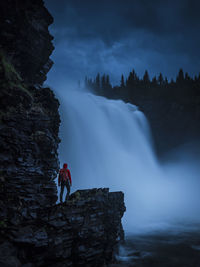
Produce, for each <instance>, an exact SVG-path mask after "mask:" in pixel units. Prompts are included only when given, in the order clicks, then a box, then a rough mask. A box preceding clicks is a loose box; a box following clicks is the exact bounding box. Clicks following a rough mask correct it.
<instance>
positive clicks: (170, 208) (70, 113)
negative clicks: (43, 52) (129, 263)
mask: <svg viewBox="0 0 200 267" xmlns="http://www.w3.org/2000/svg"><path fill="white" fill-rule="evenodd" d="M59 98H60V102H61V116H62V124H61V139H62V143H61V145H60V160H61V163H64V162H67V163H68V164H69V168H70V170H71V173H72V182H73V187H72V189H73V191H75V190H77V189H85V188H93V187H109V188H110V190H111V191H123V192H124V193H125V203H126V207H127V211H126V214H125V216H124V219H123V224H124V228H125V229H126V230H127V231H132V232H133V231H139V230H144V228H148V229H150V228H151V227H153V228H155V227H167V226H168V225H169V223H171V222H172V221H173V222H174V221H176V222H181V223H183V222H190V221H191V220H192V221H193V220H195V221H196V220H197V219H198V218H199V214H200V208H199V206H200V205H199V204H200V203H199V202H200V201H199V188H200V184H199V179H198V175H197V174H198V168H197V169H195V168H193V167H194V166H192V167H191V164H189V165H188V164H183V163H182V162H179V164H178V163H177V164H176V163H174V162H173V164H172V163H168V164H167V165H165V166H160V164H159V162H158V161H157V159H156V157H155V154H154V152H153V147H152V142H151V134H150V130H149V126H148V122H147V120H146V118H145V116H144V115H143V113H142V112H140V111H139V110H138V109H137V107H135V106H133V105H131V104H125V103H124V102H122V101H116V100H107V99H105V98H103V97H98V96H94V95H92V94H89V93H83V92H68V93H67V94H63V95H60V97H59ZM195 166H196V165H195Z"/></svg>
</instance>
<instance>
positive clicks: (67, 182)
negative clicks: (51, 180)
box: [58, 163, 72, 203]
mask: <svg viewBox="0 0 200 267" xmlns="http://www.w3.org/2000/svg"><path fill="white" fill-rule="evenodd" d="M58 186H61V190H60V202H61V203H62V202H63V201H62V198H63V192H64V188H65V187H66V188H67V195H66V198H65V201H67V200H68V198H69V194H70V186H72V178H71V173H70V170H69V169H68V168H67V163H64V164H63V168H62V169H60V171H59V175H58Z"/></svg>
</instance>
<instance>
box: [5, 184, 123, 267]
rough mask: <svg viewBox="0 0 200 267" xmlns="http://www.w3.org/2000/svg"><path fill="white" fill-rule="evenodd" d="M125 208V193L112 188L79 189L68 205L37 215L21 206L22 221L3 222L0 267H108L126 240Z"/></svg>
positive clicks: (43, 210)
mask: <svg viewBox="0 0 200 267" xmlns="http://www.w3.org/2000/svg"><path fill="white" fill-rule="evenodd" d="M124 210H125V207H124V202H123V193H121V192H114V193H109V191H108V189H92V190H81V191H77V192H76V193H74V194H72V195H71V196H70V200H69V202H68V203H67V204H65V205H54V206H52V207H49V208H46V209H44V208H43V207H42V206H41V207H40V209H36V210H35V212H34V213H33V212H32V214H30V209H29V207H28V205H27V206H26V207H24V206H23V205H21V206H20V205H19V206H18V209H17V210H16V213H15V214H17V216H18V221H17V222H16V220H14V219H13V220H12V221H11V220H10V219H11V218H9V221H7V222H5V224H4V225H3V224H2V225H1V235H2V238H5V237H7V240H6V239H5V240H4V242H2V244H1V246H0V263H1V266H22V265H25V264H29V265H28V266H52V267H53V266H91V267H93V266H103V265H104V264H106V263H107V262H110V261H111V260H112V259H113V256H114V252H115V249H116V245H117V243H118V242H119V240H121V239H123V229H122V225H121V217H122V216H123V213H124ZM2 252H4V253H5V252H6V254H4V253H2ZM13 263H14V264H15V265H14V264H13ZM6 264H7V265H6Z"/></svg>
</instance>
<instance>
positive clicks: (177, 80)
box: [176, 69, 184, 83]
mask: <svg viewBox="0 0 200 267" xmlns="http://www.w3.org/2000/svg"><path fill="white" fill-rule="evenodd" d="M176 82H177V83H183V82H184V73H183V70H182V69H180V70H179V73H178V76H177V78H176Z"/></svg>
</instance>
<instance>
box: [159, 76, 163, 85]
mask: <svg viewBox="0 0 200 267" xmlns="http://www.w3.org/2000/svg"><path fill="white" fill-rule="evenodd" d="M158 83H159V85H162V84H163V76H162V73H160V74H159V76H158Z"/></svg>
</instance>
